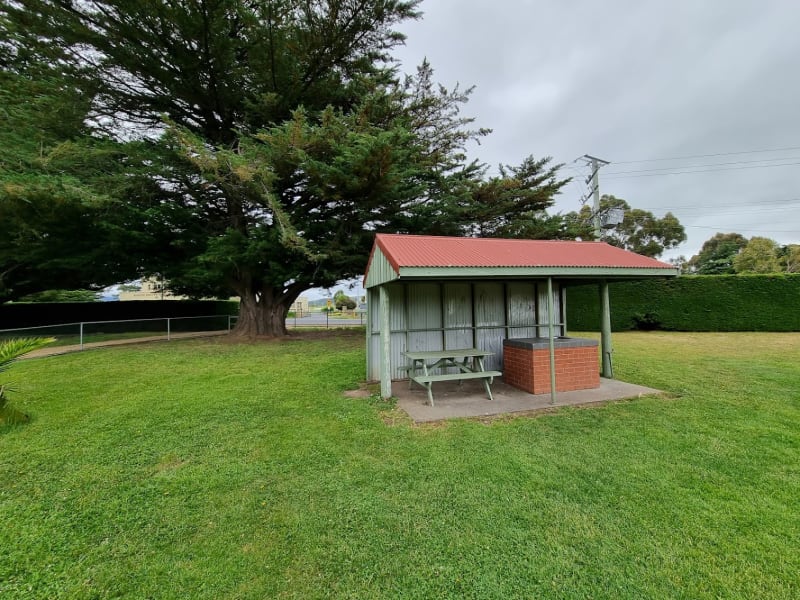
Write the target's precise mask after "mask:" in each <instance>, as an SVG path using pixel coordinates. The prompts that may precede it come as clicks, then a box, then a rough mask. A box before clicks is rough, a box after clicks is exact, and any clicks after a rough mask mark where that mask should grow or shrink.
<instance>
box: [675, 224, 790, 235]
mask: <svg viewBox="0 0 800 600" xmlns="http://www.w3.org/2000/svg"><path fill="white" fill-rule="evenodd" d="M684 227H686V228H691V229H727V230H729V231H730V230H732V229H738V230H740V231H756V232H759V233H794V234H798V233H800V229H749V228H748V227H747V226H746V225H731V224H725V225H724V226H717V227H714V226H712V225H684Z"/></svg>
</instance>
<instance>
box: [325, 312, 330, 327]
mask: <svg viewBox="0 0 800 600" xmlns="http://www.w3.org/2000/svg"><path fill="white" fill-rule="evenodd" d="M330 317H331V312H330V311H329V310H326V311H325V329H330V325H328V319H330Z"/></svg>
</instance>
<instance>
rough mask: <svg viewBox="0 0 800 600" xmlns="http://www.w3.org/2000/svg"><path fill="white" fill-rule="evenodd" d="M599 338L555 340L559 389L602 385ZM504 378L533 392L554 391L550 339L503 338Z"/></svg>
mask: <svg viewBox="0 0 800 600" xmlns="http://www.w3.org/2000/svg"><path fill="white" fill-rule="evenodd" d="M597 345H598V343H597V340H590V339H585V338H565V337H559V338H556V339H555V340H554V346H555V363H556V391H557V392H568V391H571V390H586V389H591V388H596V387H600V368H599V364H598V354H597ZM503 381H505V382H506V383H507V384H509V385H513V386H514V387H517V388H519V389H521V390H524V391H526V392H529V393H531V394H547V393H549V392H550V343H549V341H548V339H547V338H519V339H506V340H504V341H503Z"/></svg>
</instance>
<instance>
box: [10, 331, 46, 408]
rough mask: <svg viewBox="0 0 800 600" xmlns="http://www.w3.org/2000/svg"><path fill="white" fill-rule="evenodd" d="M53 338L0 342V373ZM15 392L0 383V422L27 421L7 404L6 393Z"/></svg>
mask: <svg viewBox="0 0 800 600" xmlns="http://www.w3.org/2000/svg"><path fill="white" fill-rule="evenodd" d="M54 341H55V338H15V339H10V340H4V341H2V342H0V373H5V372H6V371H8V369H9V368H11V365H12V364H13V363H14V362H16V361H17V360H19V359H20V358H21V357H22V356H24V355H25V354H27V353H28V352H33V351H34V350H38V349H39V348H41V347H43V346H46V345H47V344H49V343H51V342H54ZM10 391H15V390H14V389H13V388H12V387H11V384H10V383H8V382H6V383H0V422H6V423H19V422H23V421H27V420H28V415H26V414H25V413H23V412H21V411H19V410H16V409H15V408H13V407H12V406H10V405H9V404H8V392H10Z"/></svg>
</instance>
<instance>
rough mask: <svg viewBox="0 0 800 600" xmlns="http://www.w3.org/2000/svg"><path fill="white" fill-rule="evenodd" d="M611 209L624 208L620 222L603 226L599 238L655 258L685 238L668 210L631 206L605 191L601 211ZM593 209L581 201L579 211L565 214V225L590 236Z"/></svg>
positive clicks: (602, 212)
mask: <svg viewBox="0 0 800 600" xmlns="http://www.w3.org/2000/svg"><path fill="white" fill-rule="evenodd" d="M612 209H621V210H622V211H623V214H624V216H623V219H622V222H621V223H619V224H618V225H615V226H614V227H611V228H608V229H603V231H602V233H601V237H600V239H601V240H602V241H604V242H607V243H609V244H611V245H612V246H617V247H618V248H624V249H625V250H630V251H631V252H636V253H637V254H642V255H644V256H650V257H653V258H657V257H659V256H661V254H663V253H664V251H665V250H669V249H672V248H676V247H678V246H679V245H680V244H681V243H683V242H685V241H686V232H685V231H684V228H683V225H681V224H680V221H678V218H677V217H675V215H673V214H672V213H670V212H668V213H667V214H666V215H664V216H663V217H661V218H658V217H656V216H655V215H653V213H651V212H649V211H646V210H642V209H640V208H631V206H630V204H628V203H627V202H626V201H625V200H623V199H622V198H617V197H616V196H613V195H610V194H604V195H603V196H602V197H601V198H600V214H601V215H602V214H606V213H608V212H609V211H610V210H612ZM592 217H593V215H592V209H591V208H590V207H589V206H588V205H584V206H583V207H582V208H581V210H580V212H571V213H568V214H567V215H565V218H564V221H565V225H564V226H565V228H567V229H568V230H569V231H571V232H573V233H576V234H579V235H580V236H582V237H587V238H590V239H591V238H593V237H594V233H593V228H592Z"/></svg>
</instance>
